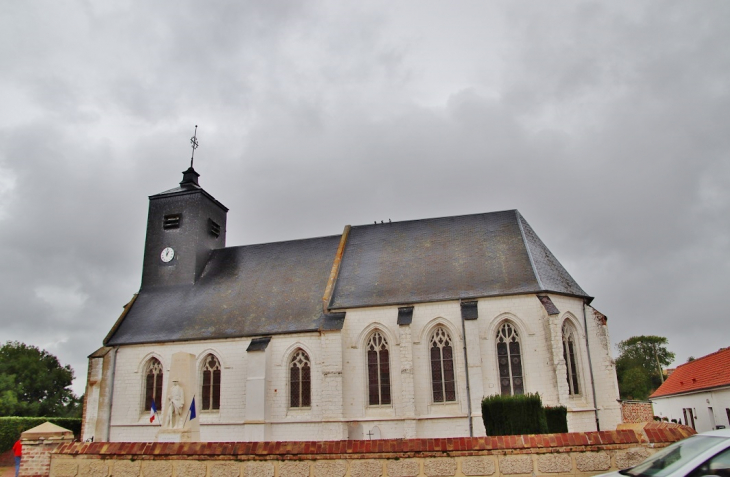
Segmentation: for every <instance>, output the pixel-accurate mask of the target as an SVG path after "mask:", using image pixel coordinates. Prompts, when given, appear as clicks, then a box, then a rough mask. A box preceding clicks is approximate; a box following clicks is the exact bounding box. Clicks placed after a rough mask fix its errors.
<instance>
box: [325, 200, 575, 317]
mask: <svg viewBox="0 0 730 477" xmlns="http://www.w3.org/2000/svg"><path fill="white" fill-rule="evenodd" d="M539 291H551V292H555V293H561V294H568V295H577V296H585V297H587V296H588V295H587V294H586V292H585V291H583V289H582V288H581V287H580V286H578V284H577V283H576V282H575V280H573V278H572V277H571V276H570V274H568V272H567V271H566V270H565V268H563V266H562V265H561V264H560V263H559V262H558V261H557V259H556V258H555V257H554V256H553V254H552V253H550V251H549V250H548V249H547V247H545V245H544V244H543V243H542V241H541V240H540V239H539V238H538V237H537V235H536V234H535V232H534V231H533V230H532V228H530V226H529V225H528V224H527V222H526V221H525V220H524V219H523V218H522V216H521V215H520V213H519V212H518V211H516V210H508V211H504V212H491V213H485V214H475V215H462V216H456V217H443V218H438V219H425V220H412V221H407V222H393V223H387V224H374V225H363V226H357V227H352V229H351V231H350V235H349V238H348V240H347V246H346V248H345V253H344V255H343V258H342V266H341V267H340V273H339V276H338V278H337V284H336V286H335V291H334V294H333V297H332V301H331V305H330V307H331V308H332V309H346V308H357V307H364V306H376V305H395V304H408V303H422V302H429V301H441V300H455V299H464V298H478V297H488V296H499V295H514V294H520V293H532V292H539Z"/></svg>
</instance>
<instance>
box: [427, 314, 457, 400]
mask: <svg viewBox="0 0 730 477" xmlns="http://www.w3.org/2000/svg"><path fill="white" fill-rule="evenodd" d="M431 389H432V391H433V402H449V401H456V383H455V382H454V348H453V347H452V346H451V336H450V335H449V333H448V332H447V331H446V329H444V328H443V327H441V326H439V327H438V328H436V330H435V331H434V332H433V334H432V335H431Z"/></svg>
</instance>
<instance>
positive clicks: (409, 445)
mask: <svg viewBox="0 0 730 477" xmlns="http://www.w3.org/2000/svg"><path fill="white" fill-rule="evenodd" d="M694 433H695V432H694V431H693V430H692V429H690V428H688V427H686V426H678V425H676V424H674V425H651V423H650V424H647V426H645V427H644V429H643V431H642V430H635V429H625V430H616V431H600V432H571V433H565V434H530V435H520V436H496V437H492V436H485V437H454V438H440V439H379V440H356V441H270V442H182V443H170V442H74V443H63V444H61V445H59V446H58V448H56V450H55V451H54V452H53V453H54V454H65V455H69V456H77V455H78V456H89V457H92V458H93V457H94V456H98V457H99V458H116V457H117V456H118V457H119V458H122V457H123V458H129V457H130V456H137V458H142V459H144V458H173V457H176V458H195V457H198V458H203V459H211V458H217V459H225V458H231V459H252V458H254V459H255V458H266V457H269V458H274V457H276V458H284V459H291V458H294V459H305V458H307V456H315V455H316V456H317V457H318V458H319V459H334V458H341V457H342V456H345V455H347V456H348V457H349V458H371V457H374V456H375V457H385V458H388V457H404V456H407V455H411V454H415V453H418V454H421V455H423V454H430V455H438V454H441V455H454V456H455V455H484V454H535V453H553V452H586V451H595V450H599V449H602V450H606V449H624V448H629V447H635V446H637V445H649V446H650V447H651V446H654V445H657V446H663V445H666V444H668V443H670V442H676V441H678V440H681V439H684V438H685V437H688V436H690V435H692V434H694ZM353 454H359V455H357V456H354V455H353ZM145 456H149V457H145ZM226 456H228V457H226Z"/></svg>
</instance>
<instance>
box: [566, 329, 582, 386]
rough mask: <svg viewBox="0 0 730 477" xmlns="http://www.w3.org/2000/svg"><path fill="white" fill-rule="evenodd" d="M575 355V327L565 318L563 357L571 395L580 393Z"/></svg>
mask: <svg viewBox="0 0 730 477" xmlns="http://www.w3.org/2000/svg"><path fill="white" fill-rule="evenodd" d="M576 355H577V352H576V345H575V328H573V326H572V325H571V324H570V322H569V321H567V320H566V321H565V323H564V324H563V359H565V367H566V378H567V379H568V391H569V393H570V395H571V396H574V395H576V394H580V386H579V385H578V363H577V358H578V357H577V356H576Z"/></svg>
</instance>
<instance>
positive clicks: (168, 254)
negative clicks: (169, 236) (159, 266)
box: [160, 247, 175, 263]
mask: <svg viewBox="0 0 730 477" xmlns="http://www.w3.org/2000/svg"><path fill="white" fill-rule="evenodd" d="M174 257H175V251H174V250H173V249H172V248H170V247H165V248H164V250H162V253H161V254H160V258H161V259H162V261H163V262H165V263H167V262H169V261H170V260H172V259H173V258H174Z"/></svg>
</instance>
